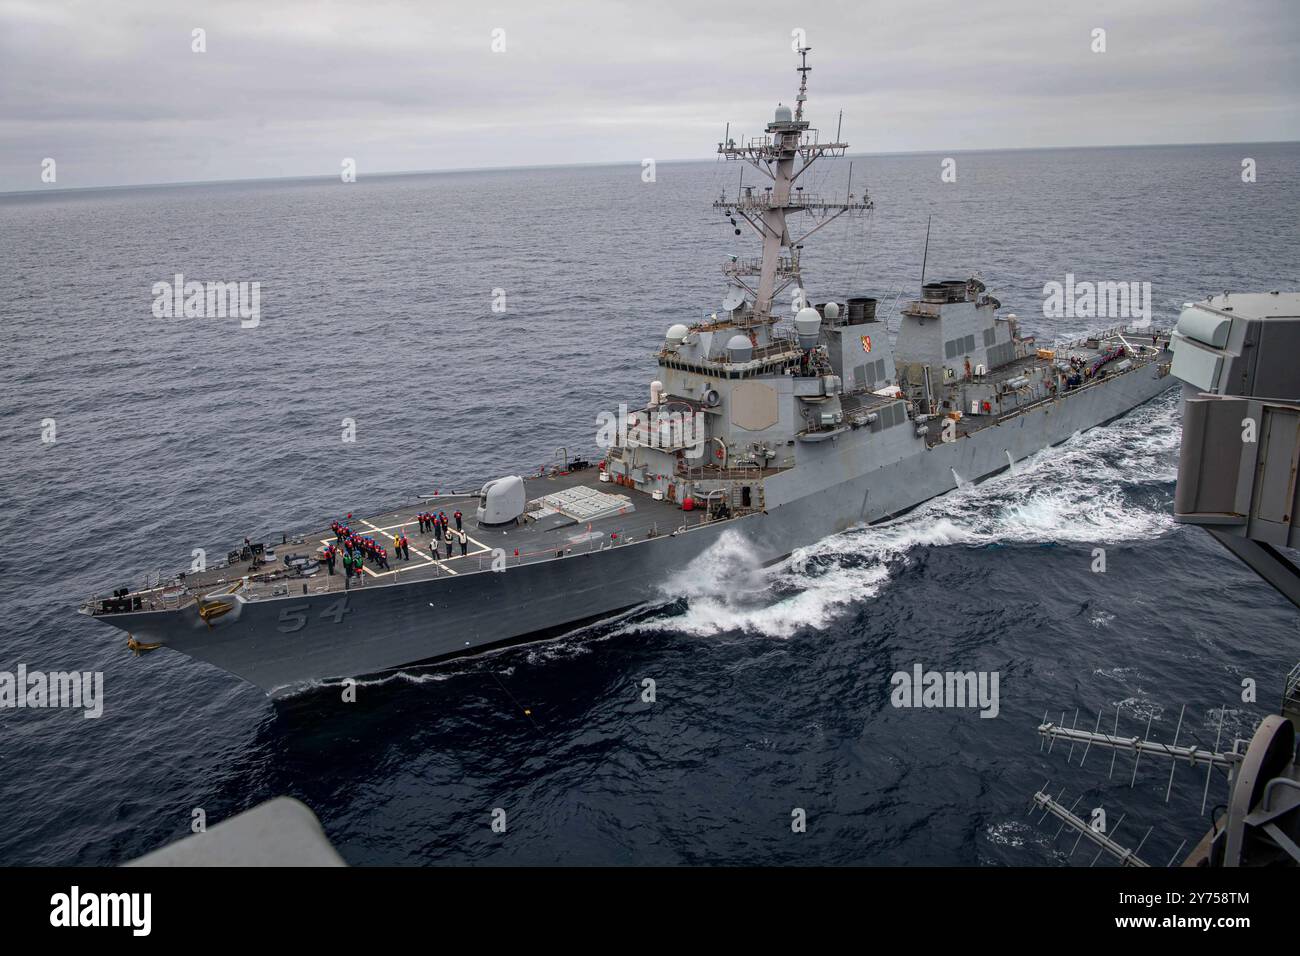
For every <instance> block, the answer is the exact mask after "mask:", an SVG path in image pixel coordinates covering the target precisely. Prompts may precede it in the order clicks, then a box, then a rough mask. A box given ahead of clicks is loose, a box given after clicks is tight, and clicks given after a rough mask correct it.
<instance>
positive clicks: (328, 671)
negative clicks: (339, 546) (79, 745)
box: [101, 364, 1172, 694]
mask: <svg viewBox="0 0 1300 956" xmlns="http://www.w3.org/2000/svg"><path fill="white" fill-rule="evenodd" d="M1171 384H1172V379H1171V378H1169V377H1167V376H1166V377H1161V376H1160V372H1159V369H1158V368H1157V367H1156V366H1155V365H1154V364H1152V365H1148V366H1145V367H1143V368H1140V369H1135V370H1133V371H1132V372H1130V373H1128V374H1124V375H1118V376H1115V377H1114V378H1111V379H1108V380H1107V381H1106V382H1105V383H1104V386H1098V387H1090V388H1085V389H1081V390H1078V391H1075V392H1069V393H1066V394H1063V395H1061V396H1060V397H1058V398H1056V399H1053V400H1051V401H1046V402H1043V403H1041V404H1040V405H1038V406H1036V407H1030V408H1028V409H1025V410H1023V411H1022V412H1020V413H1019V414H1017V415H1015V416H1014V417H1013V418H1011V419H1008V420H1006V421H1004V422H1003V423H1002V424H999V425H990V426H988V427H985V428H981V429H978V430H976V431H972V432H970V433H969V434H966V435H963V436H961V437H960V438H959V439H957V440H955V441H952V442H950V443H939V444H935V445H933V446H931V447H926V448H925V449H924V450H920V451H914V452H913V453H911V454H907V455H904V456H901V457H898V458H897V459H896V460H893V461H878V460H877V461H871V460H861V459H864V458H865V457H866V456H868V455H873V454H878V450H876V451H873V448H872V447H871V446H867V447H862V446H859V447H857V448H856V449H848V448H846V449H844V450H837V449H836V448H835V447H834V444H835V443H832V442H827V443H824V444H825V448H824V450H822V451H821V452H820V454H821V455H822V456H823V461H822V462H820V467H818V468H815V469H808V470H807V471H805V472H803V475H802V477H801V478H800V481H801V484H800V485H799V486H798V487H786V488H781V487H774V488H772V489H771V491H770V492H769V495H768V504H767V511H766V512H765V513H760V512H755V513H751V514H747V515H744V516H742V517H738V518H735V519H732V520H729V521H718V522H707V523H703V524H699V525H696V526H694V527H691V528H689V530H683V531H679V532H678V533H676V534H672V535H668V534H664V535H660V536H657V537H650V538H644V539H642V540H638V541H635V542H632V543H628V544H623V545H619V546H617V547H606V548H604V549H598V550H594V551H591V552H582V551H575V552H574V553H571V554H567V555H565V556H563V557H556V558H554V559H553V560H546V561H540V562H536V563H531V564H520V565H518V566H509V567H507V568H506V570H504V571H500V572H493V571H490V570H484V571H481V572H476V573H464V574H459V575H456V576H454V577H441V578H436V579H432V580H423V581H414V582H411V583H404V584H393V585H379V586H373V585H372V586H367V587H360V588H354V589H352V590H351V591H350V592H348V593H346V594H340V593H337V592H336V593H330V594H314V595H301V596H297V595H291V596H288V597H280V598H275V599H272V600H260V601H247V602H243V601H241V602H240V603H239V605H238V607H237V608H236V609H235V610H234V611H232V612H231V613H229V614H227V615H225V616H224V617H222V618H219V619H217V620H216V621H214V622H212V624H211V626H209V624H208V623H205V622H204V621H203V620H201V619H200V618H199V616H198V614H197V613H196V611H195V609H194V608H193V607H189V608H181V609H179V610H160V611H147V612H139V613H123V614H115V615H112V616H111V617H105V618H101V619H102V620H104V621H105V622H106V623H111V624H113V625H114V626H115V627H118V628H120V629H121V630H124V631H127V632H130V633H131V635H132V636H133V637H134V638H135V639H136V640H137V641H139V642H141V643H144V644H153V643H156V644H160V645H162V646H165V647H168V648H171V649H173V650H177V651H180V652H182V653H184V654H188V655H190V656H191V657H195V658H198V659H199V660H204V661H208V662H209V663H212V664H214V665H216V666H217V667H220V668H222V669H224V670H227V671H229V672H231V673H233V674H236V675H238V676H239V677H241V678H243V679H244V680H246V681H249V682H250V683H252V684H255V685H256V686H258V687H260V688H262V689H263V690H264V691H266V692H268V693H272V694H276V693H282V692H285V691H286V690H289V689H293V688H295V687H297V686H299V685H303V684H306V683H310V682H313V681H320V680H325V679H330V678H342V677H349V676H362V675H367V674H376V673H381V672H384V671H388V670H393V669H395V668H399V667H402V666H404V665H409V664H412V663H419V662H426V661H432V660H437V659H440V658H447V657H453V656H461V655H465V654H472V653H476V652H480V651H483V650H485V649H487V648H490V647H493V646H498V645H503V644H508V643H512V642H519V641H523V640H528V639H532V638H535V637H538V636H544V635H546V634H548V633H549V634H554V633H557V632H562V631H564V630H566V629H572V628H573V627H576V626H579V625H580V624H582V623H584V622H588V621H591V620H594V619H599V618H601V617H605V616H609V615H613V614H615V613H617V612H619V611H621V610H624V609H627V608H629V607H634V606H636V605H639V604H642V603H644V602H647V601H653V600H657V599H661V598H662V596H663V595H664V591H663V586H664V585H665V584H666V583H667V582H668V581H669V579H670V578H671V577H672V576H673V574H674V573H677V572H679V571H680V570H681V569H682V568H684V567H685V566H686V565H687V564H689V563H690V562H691V561H692V560H695V559H697V558H699V557H700V556H701V555H703V554H704V553H705V552H706V551H707V550H708V549H709V548H710V547H711V546H712V545H713V544H715V543H716V542H717V540H718V538H719V537H720V536H721V535H723V534H725V533H731V534H736V535H740V536H743V538H744V540H745V541H746V542H747V544H748V546H749V547H750V548H752V549H753V552H754V555H755V557H756V559H757V560H759V561H761V562H764V563H768V562H772V561H776V560H779V559H781V558H782V557H784V556H786V555H788V554H789V553H790V552H791V551H792V550H793V549H795V548H797V547H802V546H805V545H809V544H812V543H814V542H816V541H819V540H821V539H822V538H825V537H827V536H829V535H832V534H835V533H838V532H841V531H844V530H846V529H848V528H850V527H853V526H855V525H858V524H862V523H870V522H874V521H880V520H883V519H885V518H888V517H892V516H894V515H897V514H900V513H902V512H905V511H907V510H909V509H911V508H914V507H915V506H917V505H919V504H921V503H922V502H924V501H926V500H928V499H930V498H933V497H936V496H938V495H942V494H945V493H946V492H949V491H952V490H954V489H955V488H956V487H957V486H958V485H959V483H966V482H972V481H979V480H981V479H983V478H986V477H989V476H990V475H993V474H996V473H998V472H1000V471H1003V470H1005V469H1006V468H1007V467H1009V465H1010V464H1011V463H1012V462H1013V461H1019V460H1021V459H1024V458H1027V457H1028V456H1030V455H1033V454H1035V453H1036V452H1039V451H1041V450H1042V449H1044V448H1046V447H1048V446H1050V445H1054V444H1059V443H1060V442H1062V441H1065V440H1066V439H1068V438H1069V437H1070V436H1072V435H1073V434H1075V433H1077V432H1080V431H1084V430H1087V429H1089V428H1093V427H1096V426H1098V425H1101V424H1104V423H1106V422H1109V421H1111V420H1113V419H1115V418H1118V417H1120V416H1122V415H1124V414H1125V413H1126V412H1128V411H1130V410H1131V409H1133V408H1135V407H1137V406H1138V405H1141V404H1143V403H1144V402H1146V401H1149V400H1150V399H1152V398H1153V397H1155V396H1156V395H1158V394H1159V393H1160V392H1162V391H1163V390H1164V389H1166V388H1168V387H1169V386H1170V385H1171ZM808 476H815V480H809V477H808Z"/></svg>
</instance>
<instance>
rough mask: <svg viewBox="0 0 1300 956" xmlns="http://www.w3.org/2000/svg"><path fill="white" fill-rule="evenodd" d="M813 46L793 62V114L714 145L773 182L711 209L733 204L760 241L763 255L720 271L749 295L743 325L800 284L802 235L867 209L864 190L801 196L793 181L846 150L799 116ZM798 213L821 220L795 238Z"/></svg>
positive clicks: (766, 321)
mask: <svg viewBox="0 0 1300 956" xmlns="http://www.w3.org/2000/svg"><path fill="white" fill-rule="evenodd" d="M811 50H812V47H800V49H799V57H800V65H799V66H797V67H795V70H796V71H797V72H798V73H799V74H800V77H799V92H798V95H797V96H796V97H795V104H796V105H795V110H794V112H793V113H791V111H790V109H789V107H786V106H778V107H777V111H776V118H775V119H774V120H773V121H772V122H770V123H768V124H767V130H766V135H763V136H757V137H753V138H752V139H749V140H742V142H740V143H737V142H736V141H735V140H734V139H731V138H728V139H727V140H726V141H725V142H722V143H719V144H718V153H719V155H721V156H723V157H724V158H726V159H728V160H743V161H745V162H747V163H749V164H750V165H751V166H753V167H754V168H755V169H757V170H758V171H759V172H760V173H762V174H763V175H764V176H767V177H768V179H770V180H771V181H772V184H771V185H770V186H767V187H765V188H764V189H763V191H762V193H761V194H757V193H756V192H755V190H754V187H753V186H745V187H742V190H741V192H739V193H738V194H737V196H736V198H735V200H734V201H728V200H727V199H726V198H725V197H724V198H722V199H720V200H718V201H717V202H715V203H714V204H713V205H714V208H716V209H723V210H727V211H728V212H729V211H730V210H732V209H734V210H735V211H736V214H737V215H739V216H741V217H742V218H744V220H745V221H746V222H747V223H748V224H749V227H750V228H751V229H753V230H754V232H755V233H757V234H758V236H759V238H760V239H761V240H762V242H763V255H762V258H761V259H757V260H756V259H737V260H735V261H733V262H731V263H728V265H727V266H726V267H725V268H724V270H723V271H724V273H725V274H726V275H727V276H728V278H730V279H731V280H732V281H734V282H736V283H738V284H739V285H741V286H743V287H744V288H745V289H746V290H747V291H748V292H749V294H750V296H751V297H752V299H753V307H752V309H751V310H750V311H749V313H748V314H747V315H744V316H743V318H741V319H740V320H739V322H740V323H741V324H744V325H770V324H771V323H773V322H775V321H776V317H775V316H773V314H772V302H773V300H774V299H775V297H776V296H777V295H779V294H780V293H781V292H782V291H783V290H784V289H786V288H787V287H789V286H790V285H791V283H793V284H794V285H795V286H796V287H798V288H799V289H802V288H803V278H802V276H801V274H800V271H799V257H800V251H801V250H802V248H803V242H804V240H805V239H807V238H808V237H809V236H811V235H812V234H813V233H815V232H817V230H819V229H821V228H822V227H824V226H826V225H828V224H830V223H831V222H834V221H835V220H836V219H838V218H839V217H840V216H842V215H844V214H845V213H856V212H864V211H866V210H869V209H870V208H871V200H870V199H869V198H868V197H867V195H866V191H865V190H864V191H863V195H862V197H861V198H860V199H859V198H857V197H855V196H854V195H853V194H852V193H848V194H847V195H846V196H845V198H844V200H843V201H840V202H837V201H834V200H830V199H827V198H823V197H819V196H809V195H805V194H804V191H803V187H801V186H795V181H796V180H797V179H798V178H799V177H800V176H801V175H803V173H804V172H805V171H807V169H808V167H809V166H811V165H812V164H813V163H814V162H816V161H817V160H818V159H820V158H821V157H822V156H843V155H844V153H845V151H846V150H847V149H848V144H847V143H842V142H838V141H836V142H831V143H819V142H817V131H816V130H815V129H812V128H811V125H810V124H809V123H808V122H807V121H806V120H805V119H804V118H803V108H804V103H805V102H806V101H807V99H808V73H809V71H810V70H811V69H812V67H810V66H809V65H808V54H809V52H810V51H811ZM838 138H839V137H838V135H837V136H836V139H837V140H838ZM796 159H801V160H802V163H801V165H800V166H799V169H798V170H796V169H795V160H796ZM796 212H804V213H807V214H808V215H810V216H813V217H814V218H820V219H821V222H819V223H818V224H817V225H815V226H814V227H813V228H812V229H810V230H808V231H807V232H805V233H804V234H803V235H801V236H799V237H798V238H797V239H791V237H790V233H789V230H788V228H787V223H786V216H787V214H789V213H796ZM783 252H784V254H783ZM755 275H757V276H758V283H757V286H753V285H751V284H750V283H749V282H746V277H751V276H755ZM738 314H743V313H738Z"/></svg>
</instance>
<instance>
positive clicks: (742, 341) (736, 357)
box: [727, 335, 754, 364]
mask: <svg viewBox="0 0 1300 956" xmlns="http://www.w3.org/2000/svg"><path fill="white" fill-rule="evenodd" d="M753 355H754V345H753V343H752V342H750V341H749V338H748V337H747V336H744V335H733V336H732V337H731V338H730V339H729V340H728V341H727V356H728V359H729V361H731V362H732V363H733V364H739V363H741V362H748V361H749V360H750V359H751V358H752V357H753Z"/></svg>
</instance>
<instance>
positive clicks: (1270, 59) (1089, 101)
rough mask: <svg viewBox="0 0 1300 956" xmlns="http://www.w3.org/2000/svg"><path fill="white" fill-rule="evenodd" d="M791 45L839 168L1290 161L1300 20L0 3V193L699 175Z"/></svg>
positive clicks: (1186, 11) (754, 121)
mask: <svg viewBox="0 0 1300 956" xmlns="http://www.w3.org/2000/svg"><path fill="white" fill-rule="evenodd" d="M196 27H198V28H202V29H204V30H205V31H206V44H207V52H205V53H195V52H192V51H191V45H192V37H191V31H192V30H193V29H194V28H196ZM1098 27H1100V28H1104V29H1105V30H1106V52H1105V53H1094V52H1092V50H1091V48H1090V47H1091V45H1092V43H1093V40H1092V31H1093V29H1094V28H1098ZM796 28H800V29H803V30H804V31H805V32H806V36H807V42H808V44H809V45H810V46H812V48H813V53H812V54H811V56H810V63H811V64H812V65H813V66H814V70H813V72H812V74H811V76H810V85H811V94H810V98H809V110H810V114H811V119H812V120H813V121H814V123H815V125H819V126H821V127H822V128H823V129H824V130H826V131H827V132H829V133H833V132H834V128H835V119H836V115H837V113H838V111H839V110H840V109H843V110H844V113H845V119H844V131H845V132H844V138H845V139H847V140H848V141H850V142H851V143H852V144H853V146H854V150H855V152H857V151H861V152H894V151H909V150H944V151H949V150H952V151H956V150H961V149H985V148H1013V147H1036V146H1071V145H1093V144H1095V145H1112V144H1141V143H1188V142H1193V143H1195V142H1258V141H1264V140H1268V141H1272V140H1296V139H1300V108H1297V91H1298V90H1300V68H1298V67H1297V59H1298V58H1297V49H1300V0H1115V2H1100V3H1098V2H1082V0H1077V2H1075V0H1068V2H1067V0H1001V2H989V3H984V2H978V0H844V2H839V0H827V2H818V0H812V2H802V3H795V2H783V3H769V2H766V0H747V2H745V3H743V4H742V3H732V2H730V0H638V2H631V0H555V2H549V3H548V2H541V0H512V2H502V3H492V2H480V0H454V2H445V0H437V2H415V0H412V2H401V3H398V2H387V0H353V2H305V0H301V2H300V0H211V2H187V0H82V2H75V0H0V190H14V189H28V188H45V189H48V188H51V187H50V186H43V185H42V183H41V181H40V172H41V161H42V160H43V159H44V158H45V157H52V158H54V159H55V160H56V162H57V174H58V176H57V186H58V187H77V186H98V185H116V184H130V183H157V182H186V181H195V180H213V179H242V178H249V177H267V176H313V175H326V176H334V175H338V173H339V168H340V162H341V160H342V158H343V157H354V158H355V159H356V162H357V168H358V175H359V176H364V175H366V174H367V173H377V172H398V171H409V170H427V169H454V168H466V167H480V166H519V165H548V164H560V163H577V162H607V161H631V162H639V161H640V160H641V159H643V158H645V157H653V158H655V159H656V160H660V161H664V160H672V159H694V158H706V157H708V156H709V155H710V154H711V151H712V149H713V148H714V145H715V144H716V142H717V141H718V140H719V139H721V138H722V132H723V127H724V124H725V123H727V122H728V121H730V122H731V123H732V128H733V132H734V131H742V132H758V131H759V129H760V128H761V124H762V122H764V121H765V120H766V119H767V118H768V117H769V116H770V113H771V111H772V109H773V107H774V106H775V105H776V102H777V101H778V100H784V101H785V102H789V101H790V100H791V99H792V97H793V93H794V88H795V85H796V83H797V75H796V74H795V73H794V72H793V67H794V65H795V56H794V54H793V53H792V52H791V31H792V30H794V29H796ZM497 29H500V30H503V31H504V38H505V51H504V52H499V53H498V52H493V50H492V41H493V31H494V30H497Z"/></svg>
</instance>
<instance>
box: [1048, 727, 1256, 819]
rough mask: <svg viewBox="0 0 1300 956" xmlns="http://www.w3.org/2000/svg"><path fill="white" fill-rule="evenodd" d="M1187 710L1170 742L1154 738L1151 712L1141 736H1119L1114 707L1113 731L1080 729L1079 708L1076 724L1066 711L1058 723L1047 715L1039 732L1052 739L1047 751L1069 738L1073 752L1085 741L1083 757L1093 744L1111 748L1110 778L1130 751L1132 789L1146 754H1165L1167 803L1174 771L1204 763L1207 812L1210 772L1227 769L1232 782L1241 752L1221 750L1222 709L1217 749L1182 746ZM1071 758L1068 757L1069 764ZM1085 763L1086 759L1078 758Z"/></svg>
mask: <svg viewBox="0 0 1300 956" xmlns="http://www.w3.org/2000/svg"><path fill="white" fill-rule="evenodd" d="M1186 713H1187V706H1186V705H1184V706H1183V708H1182V710H1180V711H1179V714H1178V726H1177V727H1176V728H1175V730H1174V740H1173V743H1171V744H1164V743H1160V742H1159V741H1156V740H1152V739H1151V721H1152V715H1148V717H1147V725H1146V730H1145V731H1144V732H1143V734H1142V736H1141V737H1140V738H1138V737H1121V736H1119V708H1118V707H1116V708H1115V728H1114V731H1113V732H1112V733H1109V734H1106V733H1100V732H1099V731H1098V730H1095V729H1094V730H1079V729H1078V726H1077V724H1078V711H1077V710H1076V711H1075V726H1071V727H1066V726H1065V714H1064V713H1062V714H1061V722H1060V723H1059V724H1056V723H1051V722H1049V721H1048V720H1047V715H1046V714H1044V715H1043V722H1042V723H1041V724H1039V726H1038V734H1039V736H1040V737H1042V738H1043V739H1044V740H1046V741H1050V743H1049V744H1048V747H1047V752H1048V753H1049V754H1050V753H1051V752H1052V746H1053V745H1055V743H1056V741H1057V740H1060V739H1065V740H1068V741H1070V754H1071V755H1073V753H1074V745H1075V744H1076V743H1085V744H1086V745H1087V747H1086V748H1085V750H1084V757H1085V758H1086V757H1087V754H1088V750H1089V749H1091V748H1092V747H1093V746H1094V745H1095V746H1098V747H1109V748H1110V749H1111V750H1112V751H1114V753H1113V754H1112V755H1111V760H1110V773H1109V774H1108V777H1110V778H1113V777H1114V773H1115V757H1116V756H1118V754H1119V752H1120V751H1128V752H1130V753H1132V754H1133V773H1132V774H1131V775H1130V777H1129V788H1130V789H1132V788H1133V787H1134V786H1135V785H1136V783H1137V772H1138V767H1139V766H1140V765H1141V762H1142V757H1143V755H1144V754H1145V755H1149V756H1152V757H1165V758H1167V759H1168V760H1169V761H1170V767H1169V783H1168V784H1167V785H1166V786H1165V803H1168V802H1169V798H1170V796H1171V795H1172V794H1173V789H1174V771H1175V769H1177V766H1178V764H1179V763H1186V764H1187V765H1188V766H1191V767H1195V766H1198V765H1200V764H1204V765H1205V787H1204V790H1203V792H1202V794H1201V812H1202V813H1204V812H1205V804H1206V802H1207V800H1208V798H1209V793H1210V775H1211V774H1212V772H1213V770H1214V768H1215V767H1219V768H1220V769H1222V770H1225V771H1227V773H1228V780H1229V782H1231V781H1232V778H1233V773H1234V771H1235V769H1236V768H1237V767H1238V766H1239V765H1240V763H1241V760H1242V754H1240V753H1238V752H1237V751H1236V749H1235V748H1234V750H1231V751H1227V752H1221V751H1220V750H1219V744H1220V742H1221V741H1222V737H1223V710H1222V709H1220V711H1219V733H1218V735H1217V736H1216V737H1215V741H1214V749H1213V750H1206V749H1205V748H1203V747H1197V746H1190V747H1187V746H1180V745H1179V743H1178V740H1179V737H1180V736H1181V734H1182V728H1183V718H1184V716H1185V715H1186ZM1100 725H1101V714H1100V713H1098V715H1097V726H1098V727H1100ZM1039 750H1040V751H1041V750H1042V744H1039ZM1069 762H1070V760H1069V758H1068V757H1067V758H1066V763H1069ZM1079 765H1080V766H1083V761H1082V760H1080V761H1079Z"/></svg>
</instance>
